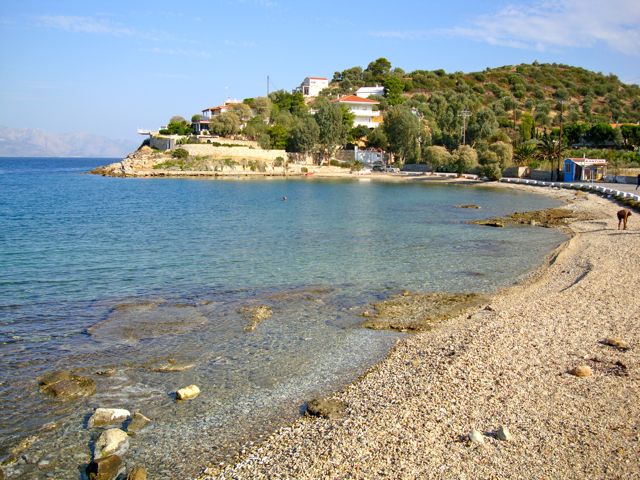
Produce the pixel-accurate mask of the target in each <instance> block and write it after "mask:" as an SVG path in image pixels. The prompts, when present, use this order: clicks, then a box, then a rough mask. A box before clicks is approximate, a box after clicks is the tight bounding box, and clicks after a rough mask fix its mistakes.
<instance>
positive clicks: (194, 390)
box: [176, 385, 200, 400]
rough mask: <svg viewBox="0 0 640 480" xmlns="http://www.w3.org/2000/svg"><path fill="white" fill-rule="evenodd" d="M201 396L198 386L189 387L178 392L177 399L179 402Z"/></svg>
mask: <svg viewBox="0 0 640 480" xmlns="http://www.w3.org/2000/svg"><path fill="white" fill-rule="evenodd" d="M198 395H200V389H199V388H198V386H197V385H189V386H188V387H184V388H181V389H179V390H176V398H177V399H178V400H191V399H192V398H196V397H197V396H198Z"/></svg>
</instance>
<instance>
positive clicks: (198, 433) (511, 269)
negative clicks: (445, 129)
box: [0, 159, 564, 479]
mask: <svg viewBox="0 0 640 480" xmlns="http://www.w3.org/2000/svg"><path fill="white" fill-rule="evenodd" d="M98 163H104V162H96V161H90V160H58V161H56V163H55V165H53V166H52V165H51V164H50V162H49V163H47V162H46V161H42V160H33V159H32V160H16V159H0V169H2V170H3V171H4V172H5V174H4V175H2V177H0V348H1V349H2V351H1V355H0V395H2V398H3V399H5V401H4V402H3V409H2V413H0V457H2V458H3V459H7V458H10V457H12V456H15V455H14V454H15V453H16V451H15V450H14V451H13V453H12V449H14V448H15V447H16V445H18V444H19V443H20V442H23V446H25V445H27V444H31V445H30V446H29V447H28V448H26V449H24V451H23V452H22V454H23V455H24V458H22V460H20V462H19V463H16V464H13V465H12V466H10V467H9V468H7V469H6V472H7V473H8V474H10V478H46V476H47V475H49V476H50V477H52V478H61V479H64V478H74V479H75V478H78V472H79V470H78V469H79V468H80V469H81V468H82V467H81V466H82V465H83V464H86V463H87V462H88V461H89V460H90V448H89V446H90V444H91V442H92V440H95V436H96V434H97V433H98V431H97V430H96V431H90V430H87V429H86V428H85V424H86V418H87V415H89V414H90V413H91V412H92V410H93V409H94V408H95V407H117V408H126V409H128V410H131V411H133V410H140V411H141V412H142V413H144V414H145V415H146V416H147V417H149V418H151V419H152V420H153V422H152V423H151V424H150V425H149V426H148V427H147V428H145V429H143V430H142V431H140V432H139V433H137V435H135V437H132V438H131V440H130V444H131V447H130V450H129V451H128V452H127V454H126V457H125V461H126V462H127V463H129V464H138V465H144V466H145V467H146V468H147V469H148V470H149V472H150V474H151V477H152V478H171V477H175V476H178V477H180V476H186V477H188V476H190V475H193V474H195V473H197V472H198V471H199V469H200V468H201V467H202V466H203V465H204V464H205V463H207V462H209V461H213V460H215V459H223V458H225V456H227V455H230V454H233V453H235V452H236V451H237V449H238V447H239V445H241V444H242V443H243V442H244V441H246V440H249V439H255V438H257V436H258V435H259V434H260V433H265V432H268V431H270V430H271V429H272V428H274V426H276V425H281V424H283V422H287V421H289V420H291V419H292V418H294V417H295V416H296V415H297V414H298V407H299V405H300V404H301V403H302V402H303V401H305V400H306V399H308V398H309V397H311V396H314V395H317V394H322V393H326V392H328V391H331V390H332V389H335V388H339V387H340V386H341V385H344V384H346V383H348V382H349V381H352V380H353V379H354V378H356V377H357V376H358V375H359V374H360V373H362V372H363V371H365V370H366V369H367V368H368V367H369V366H370V365H371V364H372V363H374V362H375V361H377V360H378V359H380V358H382V357H383V356H384V355H385V353H386V352H387V351H388V348H389V347H390V346H391V345H392V344H393V342H395V340H396V339H397V338H398V335H397V334H394V333H389V332H380V331H369V330H363V329H361V328H359V325H360V323H361V317H359V316H358V314H359V312H360V311H361V309H362V308H363V306H364V305H366V304H367V303H369V302H373V301H376V300H379V299H381V298H385V297H386V296H387V295H389V294H393V293H396V292H398V291H401V290H403V289H409V290H422V291H433V290H435V291H483V292H487V291H493V290H495V289H496V288H499V287H501V286H504V285H508V284H510V283H512V282H514V281H516V280H517V279H518V278H520V277H521V276H522V275H524V274H526V272H527V271H529V270H530V269H531V268H533V267H535V266H536V265H537V264H538V263H539V262H540V261H541V259H542V257H543V255H544V254H545V253H546V252H548V251H549V250H550V249H551V248H553V247H555V246H556V245H558V243H559V242H560V241H562V240H563V239H564V237H563V235H562V234H560V233H558V232H556V231H554V230H549V229H541V228H529V227H517V228H505V229H490V228H485V227H480V226H476V225H468V224H466V223H465V222H466V221H467V220H473V219H477V218H484V217H490V216H495V215H503V214H506V213H509V212H512V211H515V210H519V211H523V210H527V209H536V208H545V207H550V206H555V203H554V202H553V201H551V200H547V199H545V198H540V197H537V196H532V195H528V194H520V193H517V192H505V191H500V190H486V189H482V190H480V189H473V188H458V187H447V186H426V185H395V184H377V183H376V182H366V183H362V182H357V181H356V182H348V181H347V182H345V181H337V182H307V181H304V180H287V181H285V180H271V181H242V182H234V181H207V180H204V181H203V180H200V181H193V180H186V179H180V180H175V179H157V180H145V179H112V178H103V177H96V176H91V175H83V174H82V173H81V172H82V171H85V170H89V169H90V168H92V167H93V166H95V165H97V164H98ZM283 195H286V196H287V198H288V199H289V201H288V202H282V201H281V200H280V199H281V198H282V196H283ZM461 203H473V204H478V205H481V206H482V209H480V210H468V209H459V208H456V207H455V205H458V204H461ZM524 252H526V254H525V253H524ZM247 305H250V306H259V305H266V306H268V307H270V309H271V311H272V315H271V317H269V318H267V319H265V320H263V321H262V322H260V323H259V324H258V325H257V327H256V328H255V330H253V331H245V330H246V328H245V327H246V326H247V322H248V319H247V316H246V312H245V311H244V310H243V307H245V306H247ZM56 369H59V370H72V371H73V372H74V373H76V374H78V375H84V376H88V377H90V378H92V379H93V380H95V382H96V385H97V393H96V394H95V395H94V396H91V397H88V398H84V399H79V400H74V401H68V402H65V401H60V400H56V399H53V398H50V397H47V396H45V395H43V394H42V393H40V392H39V390H38V386H37V377H38V376H40V375H42V374H44V373H46V372H49V371H52V370H56ZM190 384H197V385H198V386H199V387H200V389H201V391H202V393H201V394H200V396H199V397H198V398H197V399H195V400H193V401H188V402H179V403H178V402H176V401H175V400H174V397H173V396H172V393H173V392H174V391H175V390H176V389H177V388H180V387H184V386H186V385H190ZM32 435H36V436H35V437H31V436H32ZM25 440H26V443H24V442H25ZM17 458H20V455H18V456H17Z"/></svg>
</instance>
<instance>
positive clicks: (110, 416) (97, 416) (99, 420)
mask: <svg viewBox="0 0 640 480" xmlns="http://www.w3.org/2000/svg"><path fill="white" fill-rule="evenodd" d="M130 416H131V413H130V412H129V410H125V409H124V408H96V410H95V412H93V415H91V418H89V428H93V427H102V426H104V425H111V424H114V423H121V422H124V421H125V420H126V419H127V418H129V417H130Z"/></svg>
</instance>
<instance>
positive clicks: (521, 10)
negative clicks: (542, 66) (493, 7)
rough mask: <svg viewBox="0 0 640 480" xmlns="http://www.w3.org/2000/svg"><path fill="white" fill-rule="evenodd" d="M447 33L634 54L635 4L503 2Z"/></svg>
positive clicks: (639, 8)
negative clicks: (597, 46)
mask: <svg viewBox="0 0 640 480" xmlns="http://www.w3.org/2000/svg"><path fill="white" fill-rule="evenodd" d="M447 33H449V34H451V35H455V36H463V37H469V38H472V39H474V40H478V41H482V42H486V43H489V44H492V45H503V46H508V47H515V48H533V49H536V50H548V49H551V48H557V47H591V46H593V45H595V44H597V43H604V44H605V45H607V46H609V47H610V48H611V49H613V50H617V51H619V52H622V53H626V54H630V55H638V54H640V2H638V1H637V0H609V1H608V2H607V3H606V4H604V3H602V2H601V1H598V0H555V1H548V0H539V1H536V2H532V3H528V4H525V5H508V6H506V7H504V8H502V9H501V10H498V11H497V12H494V13H491V14H488V15H482V16H480V17H477V18H476V19H475V20H473V21H472V23H471V25H469V26H462V27H456V28H453V29H450V30H449V31H448V32H447Z"/></svg>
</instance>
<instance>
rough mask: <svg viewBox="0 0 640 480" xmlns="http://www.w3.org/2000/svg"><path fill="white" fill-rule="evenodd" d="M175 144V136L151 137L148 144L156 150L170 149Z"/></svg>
mask: <svg viewBox="0 0 640 480" xmlns="http://www.w3.org/2000/svg"><path fill="white" fill-rule="evenodd" d="M175 145H176V139H175V138H169V137H151V138H150V139H149V146H150V147H151V148H156V149H158V150H171V149H172V148H173V147H175Z"/></svg>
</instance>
